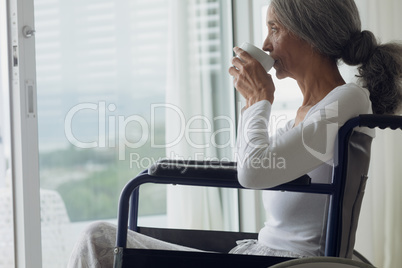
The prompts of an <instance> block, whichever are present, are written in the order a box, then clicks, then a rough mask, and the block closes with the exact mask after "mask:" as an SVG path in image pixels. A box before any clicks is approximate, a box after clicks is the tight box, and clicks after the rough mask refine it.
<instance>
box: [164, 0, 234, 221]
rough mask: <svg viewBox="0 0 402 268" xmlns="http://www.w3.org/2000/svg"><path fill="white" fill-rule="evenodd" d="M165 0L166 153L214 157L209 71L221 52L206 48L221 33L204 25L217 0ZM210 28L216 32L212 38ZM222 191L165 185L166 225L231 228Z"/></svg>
mask: <svg viewBox="0 0 402 268" xmlns="http://www.w3.org/2000/svg"><path fill="white" fill-rule="evenodd" d="M169 4H170V25H169V40H168V47H167V53H168V55H169V64H168V66H169V70H168V79H167V97H166V103H167V105H169V106H168V107H166V144H167V148H166V153H167V156H168V157H169V158H173V159H174V158H176V159H184V160H204V159H206V160H208V159H217V158H218V157H220V154H219V152H218V150H217V149H216V147H215V146H214V145H213V144H212V143H211V137H212V136H211V135H212V133H214V132H215V131H216V124H215V123H216V120H214V118H215V117H216V116H219V115H217V114H216V111H215V110H214V102H215V101H216V100H215V98H216V97H217V96H218V94H217V91H219V90H222V89H221V88H214V85H215V84H216V83H214V81H213V79H214V76H213V74H214V72H215V73H216V72H218V73H219V72H220V70H217V69H216V66H220V64H218V65H216V64H214V63H216V60H218V61H219V60H220V59H221V57H220V56H219V51H211V50H210V49H209V48H210V45H211V44H212V45H213V43H214V42H218V43H219V42H220V44H218V47H219V46H220V45H222V39H220V38H219V33H216V28H215V30H212V31H211V30H210V28H211V27H209V26H208V25H210V23H211V22H214V21H215V23H219V17H217V16H219V13H218V14H214V16H210V15H209V13H208V12H211V11H214V10H215V12H216V11H217V10H219V3H218V1H212V3H211V1H207V0H198V1H195V0H173V1H169ZM213 13H214V12H213ZM218 28H219V25H218ZM211 34H212V35H213V36H215V38H211ZM214 34H218V35H214ZM215 87H216V85H215ZM226 101H230V100H226ZM222 102H223V100H222ZM189 130H190V131H189ZM226 195H227V193H224V194H223V192H222V190H220V189H216V188H201V187H181V186H169V187H168V198H167V216H168V225H169V226H170V227H175V228H193V229H223V228H225V227H229V228H230V225H231V220H230V217H224V211H225V214H226V212H227V211H228V209H229V210H231V209H230V208H229V207H228V206H227V205H228V200H229V199H228V198H226ZM229 203H230V202H229ZM224 206H225V209H224ZM229 216H230V215H229Z"/></svg>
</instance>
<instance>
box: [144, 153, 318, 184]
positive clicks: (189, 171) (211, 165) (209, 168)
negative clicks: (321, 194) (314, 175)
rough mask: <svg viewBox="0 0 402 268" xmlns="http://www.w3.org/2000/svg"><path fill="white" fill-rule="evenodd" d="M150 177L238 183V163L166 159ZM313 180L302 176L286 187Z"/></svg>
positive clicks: (157, 165)
mask: <svg viewBox="0 0 402 268" xmlns="http://www.w3.org/2000/svg"><path fill="white" fill-rule="evenodd" d="M148 174H149V175H150V176H157V177H172V178H191V179H202V178H208V179H215V180H219V181H235V182H237V181H238V179H237V163H236V162H229V161H195V160H173V159H165V160H161V161H158V162H156V163H155V164H153V165H152V166H151V167H150V168H149V169H148ZM310 184H311V178H310V177H309V176H308V175H304V176H301V177H299V178H297V179H295V180H293V181H291V182H288V183H286V184H283V185H282V186H284V185H289V186H303V185H306V186H307V185H310Z"/></svg>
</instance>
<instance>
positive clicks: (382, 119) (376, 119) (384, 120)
mask: <svg viewBox="0 0 402 268" xmlns="http://www.w3.org/2000/svg"><path fill="white" fill-rule="evenodd" d="M359 120H360V122H359V126H361V127H369V128H376V127H379V128H381V129H386V128H390V129H393V130H395V129H397V128H399V129H402V116H398V115H383V114H381V115H378V114H361V115H359Z"/></svg>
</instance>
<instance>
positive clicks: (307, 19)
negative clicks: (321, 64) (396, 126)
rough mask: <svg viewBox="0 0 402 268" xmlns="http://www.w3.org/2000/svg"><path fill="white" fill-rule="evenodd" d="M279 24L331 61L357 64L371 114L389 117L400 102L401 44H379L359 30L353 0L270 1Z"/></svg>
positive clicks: (370, 35) (367, 32) (357, 16)
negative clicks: (368, 98)
mask: <svg viewBox="0 0 402 268" xmlns="http://www.w3.org/2000/svg"><path fill="white" fill-rule="evenodd" d="M271 6H272V8H273V11H274V13H275V14H276V16H277V17H278V20H279V22H280V23H281V24H282V25H283V26H284V27H285V28H287V29H288V30H289V31H290V32H292V33H293V34H295V35H296V36H298V37H299V38H301V39H303V40H305V41H306V42H308V43H309V44H310V45H311V46H312V47H313V48H314V49H315V50H316V51H318V52H319V53H321V54H323V55H326V56H327V57H329V58H331V59H333V60H334V61H338V60H343V62H345V63H346V64H348V65H352V66H356V65H358V66H359V67H358V71H359V75H358V77H359V80H360V82H361V84H362V86H363V87H365V88H367V89H368V90H369V91H370V99H371V102H372V106H373V112H374V113H376V114H393V113H396V112H398V110H399V109H400V106H401V103H402V45H401V44H399V43H388V44H383V45H379V44H378V43H377V40H376V38H375V36H374V34H373V33H372V32H370V31H362V30H361V21H360V15H359V11H358V9H357V6H356V4H355V2H354V0H272V1H271Z"/></svg>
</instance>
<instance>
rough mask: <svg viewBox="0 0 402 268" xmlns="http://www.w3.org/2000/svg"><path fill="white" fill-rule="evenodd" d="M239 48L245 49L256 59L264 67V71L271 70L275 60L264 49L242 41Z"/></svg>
mask: <svg viewBox="0 0 402 268" xmlns="http://www.w3.org/2000/svg"><path fill="white" fill-rule="evenodd" d="M240 48H241V49H243V50H244V51H247V53H248V54H250V55H251V57H253V58H254V59H256V60H258V61H259V62H260V63H261V65H262V67H264V69H265V71H266V72H268V71H269V70H271V68H272V66H274V63H275V60H274V59H273V58H272V57H271V56H270V55H268V54H267V53H266V52H265V51H263V50H261V49H259V48H258V47H256V46H254V45H252V44H250V43H247V42H244V43H243V44H242V45H241V46H240Z"/></svg>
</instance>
